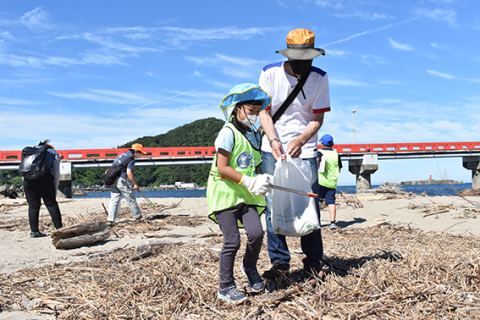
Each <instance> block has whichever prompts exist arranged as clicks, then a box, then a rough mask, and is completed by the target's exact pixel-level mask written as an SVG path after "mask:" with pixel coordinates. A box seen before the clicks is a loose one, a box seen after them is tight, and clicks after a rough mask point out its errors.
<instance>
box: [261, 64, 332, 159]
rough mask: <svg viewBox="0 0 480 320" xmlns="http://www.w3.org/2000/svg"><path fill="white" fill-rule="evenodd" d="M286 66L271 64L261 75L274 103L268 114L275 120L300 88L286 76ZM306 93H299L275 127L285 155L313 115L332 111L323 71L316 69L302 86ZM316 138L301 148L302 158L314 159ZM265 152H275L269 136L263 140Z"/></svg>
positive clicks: (262, 82) (295, 81) (262, 84)
mask: <svg viewBox="0 0 480 320" xmlns="http://www.w3.org/2000/svg"><path fill="white" fill-rule="evenodd" d="M283 64H284V62H279V63H275V64H271V65H268V66H266V67H265V68H263V70H262V73H261V74H260V80H259V85H260V87H261V88H262V89H263V90H265V91H266V92H267V93H268V94H269V95H270V96H271V97H272V103H271V105H270V107H268V108H267V110H270V114H271V116H272V117H273V115H274V114H275V112H277V111H278V108H279V107H280V106H281V105H282V103H283V102H284V101H285V100H286V99H287V97H288V95H289V94H290V92H292V91H293V89H294V88H295V86H296V85H297V82H298V80H297V78H295V77H292V76H291V75H289V74H287V73H286V72H285V69H284V68H283ZM303 92H304V93H305V97H306V99H304V97H303V94H302V91H300V92H299V93H298V95H297V97H296V98H295V99H294V100H293V102H292V103H291V104H290V106H288V108H287V110H285V112H284V113H283V114H282V116H281V117H280V118H279V119H278V121H277V122H276V123H275V125H274V126H275V132H276V133H277V137H278V139H279V140H280V142H281V143H282V146H283V151H284V152H285V151H286V149H287V146H288V144H289V143H290V141H292V140H293V139H295V138H296V137H298V136H300V135H301V134H302V133H303V132H304V131H305V129H306V128H307V125H308V124H309V123H310V121H311V120H312V118H313V114H314V113H325V112H328V111H330V93H329V87H328V77H327V73H326V72H325V71H323V70H322V69H319V68H317V67H313V66H312V69H311V71H310V74H309V76H308V78H307V81H306V82H305V84H304V85H303ZM317 140H318V137H317V134H315V135H314V136H313V137H312V138H310V140H309V141H308V142H307V143H306V144H305V145H304V146H303V147H302V154H301V155H300V157H301V158H303V159H307V158H315V157H316V153H315V150H316V149H317ZM262 151H265V152H272V148H271V147H270V142H269V141H268V138H267V135H265V136H264V137H263V140H262Z"/></svg>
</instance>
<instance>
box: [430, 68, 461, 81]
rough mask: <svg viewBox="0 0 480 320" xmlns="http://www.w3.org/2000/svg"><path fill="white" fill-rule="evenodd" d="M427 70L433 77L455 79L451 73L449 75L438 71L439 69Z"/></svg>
mask: <svg viewBox="0 0 480 320" xmlns="http://www.w3.org/2000/svg"><path fill="white" fill-rule="evenodd" d="M427 72H428V73H429V74H430V75H432V76H435V77H440V78H445V79H450V80H451V79H455V77H454V76H452V75H449V74H448V73H443V72H439V71H435V70H427Z"/></svg>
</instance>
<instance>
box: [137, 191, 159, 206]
mask: <svg viewBox="0 0 480 320" xmlns="http://www.w3.org/2000/svg"><path fill="white" fill-rule="evenodd" d="M138 193H140V194H141V195H142V197H143V198H144V199H145V200H146V201H147V203H148V204H149V205H151V206H152V208H153V209H157V207H156V206H155V204H154V203H153V202H152V201H150V199H148V198H147V197H146V196H145V195H144V194H143V193H142V191H140V190H138Z"/></svg>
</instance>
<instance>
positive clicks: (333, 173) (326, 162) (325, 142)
mask: <svg viewBox="0 0 480 320" xmlns="http://www.w3.org/2000/svg"><path fill="white" fill-rule="evenodd" d="M320 145H321V146H322V148H321V149H320V150H318V152H317V161H318V164H319V165H318V184H319V185H320V188H319V191H318V199H319V201H320V202H322V201H325V204H326V205H327V206H328V212H329V213H330V230H335V229H337V228H338V227H337V225H336V224H335V218H336V215H337V207H336V205H335V194H336V193H337V181H338V177H339V175H340V170H341V169H342V160H341V159H340V155H339V154H338V152H337V151H336V150H334V149H333V137H332V136H331V135H329V134H324V135H323V136H322V138H321V139H320Z"/></svg>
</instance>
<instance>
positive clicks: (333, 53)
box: [325, 49, 350, 57]
mask: <svg viewBox="0 0 480 320" xmlns="http://www.w3.org/2000/svg"><path fill="white" fill-rule="evenodd" d="M349 54H350V52H347V51H343V50H332V49H329V50H327V51H326V52H325V55H328V56H332V57H343V56H346V55H349Z"/></svg>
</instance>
